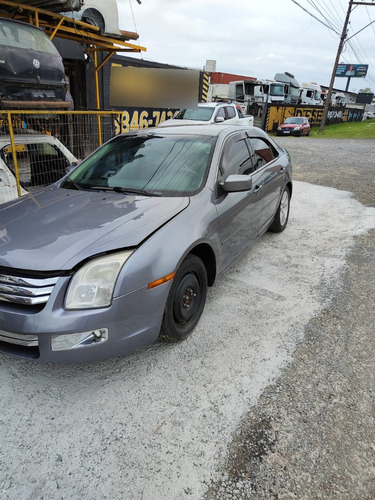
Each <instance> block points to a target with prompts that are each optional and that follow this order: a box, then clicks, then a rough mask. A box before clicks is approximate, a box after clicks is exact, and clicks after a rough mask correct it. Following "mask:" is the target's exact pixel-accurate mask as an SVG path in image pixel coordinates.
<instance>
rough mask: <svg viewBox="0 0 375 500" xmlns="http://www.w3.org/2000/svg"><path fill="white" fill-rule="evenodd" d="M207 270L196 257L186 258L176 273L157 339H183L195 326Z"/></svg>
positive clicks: (204, 299)
mask: <svg viewBox="0 0 375 500" xmlns="http://www.w3.org/2000/svg"><path fill="white" fill-rule="evenodd" d="M206 295H207V273H206V268H205V266H204V264H203V262H202V261H201V259H199V258H198V257H197V256H196V255H192V254H190V255H188V256H187V257H186V259H185V260H184V261H183V262H182V264H181V266H180V268H179V269H178V271H177V273H176V276H175V277H174V278H173V283H172V286H171V289H170V292H169V295H168V299H167V303H166V306H165V310H164V316H163V321H162V325H161V331H160V334H159V336H160V338H162V339H164V340H169V341H171V342H178V341H180V340H184V339H186V337H188V336H189V335H190V334H191V332H192V331H193V330H194V328H195V326H196V325H197V323H198V321H199V319H200V317H201V315H202V312H203V309H204V305H205V302H206Z"/></svg>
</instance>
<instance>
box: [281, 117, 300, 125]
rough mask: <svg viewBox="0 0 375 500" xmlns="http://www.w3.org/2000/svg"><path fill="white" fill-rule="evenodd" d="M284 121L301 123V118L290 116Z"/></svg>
mask: <svg viewBox="0 0 375 500" xmlns="http://www.w3.org/2000/svg"><path fill="white" fill-rule="evenodd" d="M284 123H299V124H300V123H303V119H302V118H295V117H292V118H287V119H286V120H285V122H284Z"/></svg>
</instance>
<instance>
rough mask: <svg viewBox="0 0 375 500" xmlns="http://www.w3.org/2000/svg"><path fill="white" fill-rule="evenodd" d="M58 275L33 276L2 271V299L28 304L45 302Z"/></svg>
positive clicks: (0, 274) (0, 284)
mask: <svg viewBox="0 0 375 500" xmlns="http://www.w3.org/2000/svg"><path fill="white" fill-rule="evenodd" d="M58 279H59V277H58V276H55V277H48V278H32V277H26V276H14V275H10V274H3V273H0V301H3V302H10V303H13V304H20V305H26V306H35V305H41V304H45V303H46V302H47V301H48V298H49V296H50V295H51V293H52V290H53V287H54V286H55V285H56V283H57V280H58Z"/></svg>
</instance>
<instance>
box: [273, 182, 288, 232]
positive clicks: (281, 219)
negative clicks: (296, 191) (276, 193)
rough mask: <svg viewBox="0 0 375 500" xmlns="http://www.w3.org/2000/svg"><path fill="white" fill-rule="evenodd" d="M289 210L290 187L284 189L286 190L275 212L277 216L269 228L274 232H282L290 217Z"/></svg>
mask: <svg viewBox="0 0 375 500" xmlns="http://www.w3.org/2000/svg"><path fill="white" fill-rule="evenodd" d="M289 210H290V190H289V188H288V187H286V188H285V189H284V192H283V194H282V196H281V200H280V204H279V207H278V209H277V212H276V214H275V218H274V219H273V222H272V224H271V225H270V227H269V230H270V231H272V232H273V233H281V231H284V229H285V228H286V225H287V224H288V219H289Z"/></svg>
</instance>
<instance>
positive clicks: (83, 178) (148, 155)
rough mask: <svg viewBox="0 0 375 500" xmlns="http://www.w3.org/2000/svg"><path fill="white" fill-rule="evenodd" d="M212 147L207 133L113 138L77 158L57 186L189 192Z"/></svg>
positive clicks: (197, 181) (198, 180)
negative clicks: (83, 158) (74, 164)
mask: <svg viewBox="0 0 375 500" xmlns="http://www.w3.org/2000/svg"><path fill="white" fill-rule="evenodd" d="M213 145H214V138H213V137H211V136H203V137H202V136H192V135H191V136H181V135H173V136H169V135H168V136H167V135H166V136H163V135H162V134H160V135H141V136H136V135H124V136H119V137H116V138H115V139H113V140H111V141H109V142H107V143H106V144H104V146H102V147H101V148H99V149H98V150H97V151H95V152H94V153H93V154H92V155H91V156H89V157H88V158H87V159H86V160H85V161H83V162H82V163H81V164H80V165H79V166H78V167H77V168H76V169H75V170H74V171H73V172H72V173H71V174H70V175H69V176H68V177H67V178H66V180H65V183H64V184H63V187H74V188H77V189H112V190H114V191H124V192H129V193H131V192H133V193H134V192H136V193H140V194H145V195H151V196H184V195H191V194H194V193H195V192H197V191H198V190H199V189H200V188H201V186H202V185H203V181H204V179H205V178H206V174H207V171H208V165H209V160H210V158H211V151H212V149H213Z"/></svg>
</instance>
